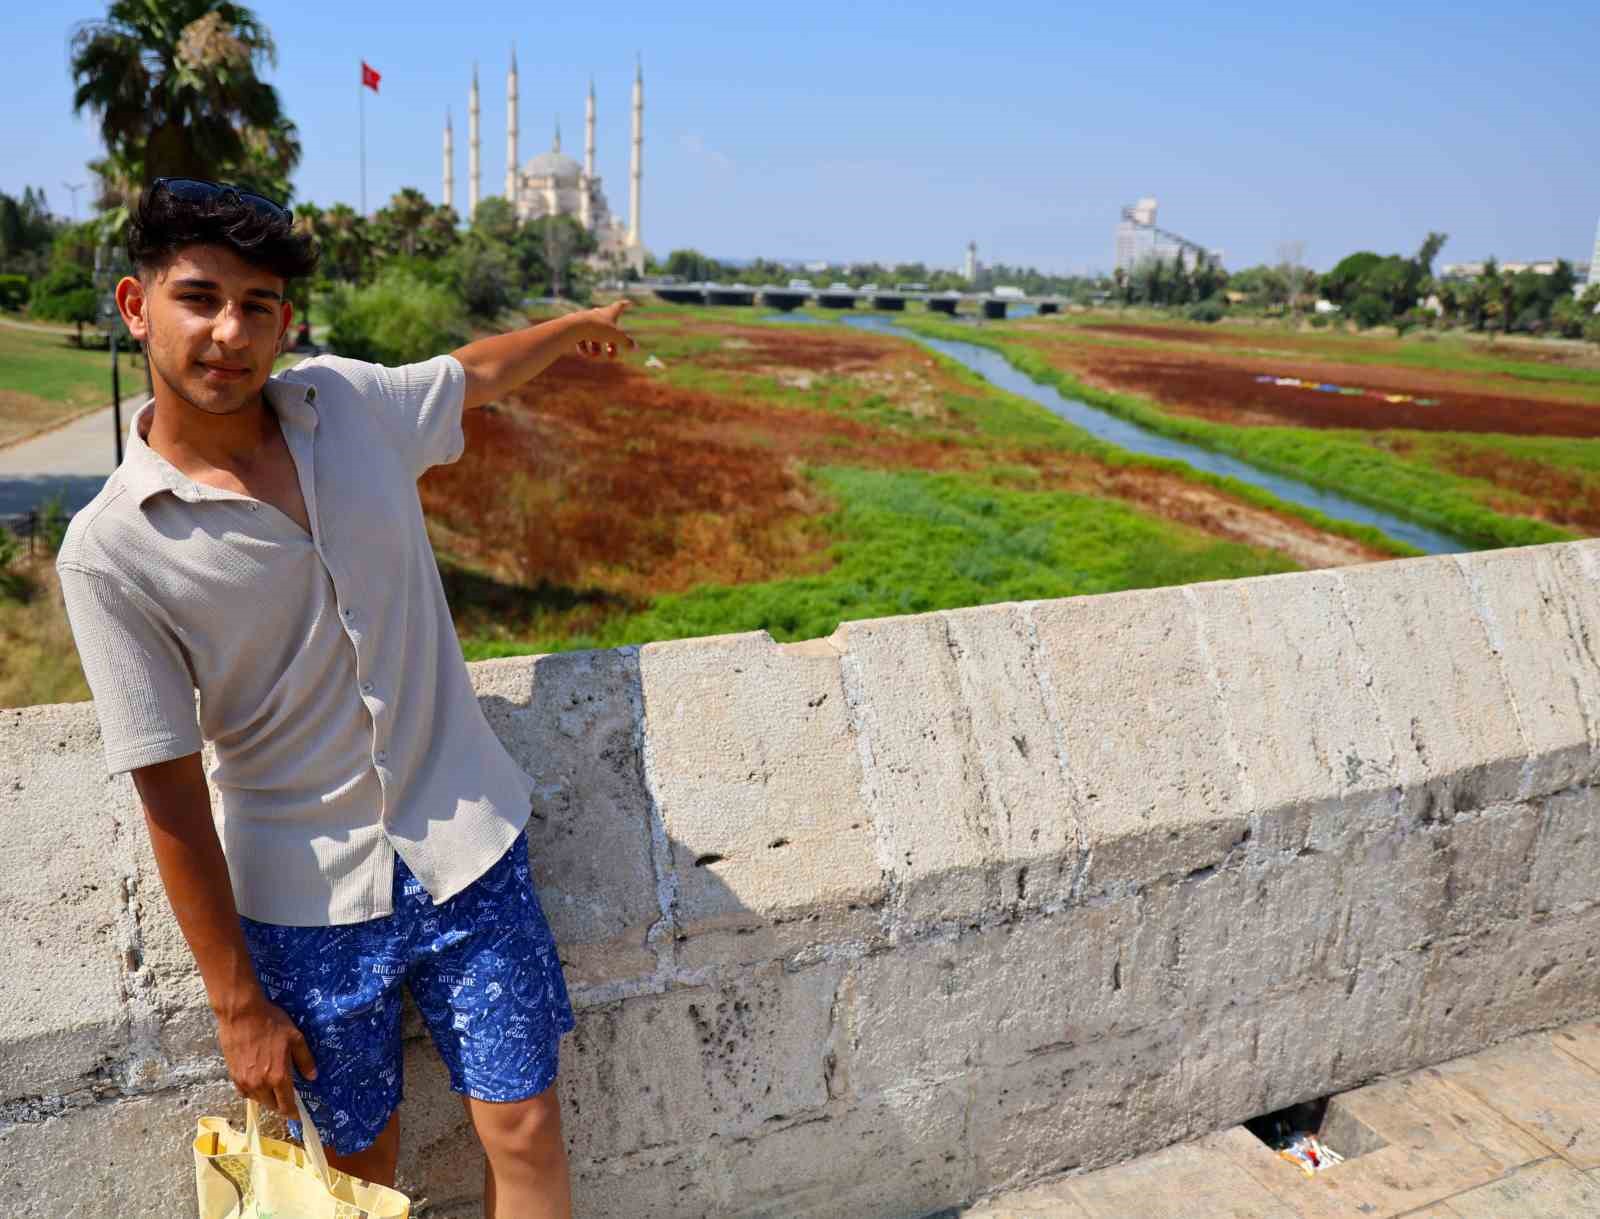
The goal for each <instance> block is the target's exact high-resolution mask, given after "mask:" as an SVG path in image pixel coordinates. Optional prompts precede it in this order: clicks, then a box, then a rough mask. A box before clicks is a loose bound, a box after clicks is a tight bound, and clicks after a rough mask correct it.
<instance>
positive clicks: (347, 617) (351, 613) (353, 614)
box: [344, 609, 356, 622]
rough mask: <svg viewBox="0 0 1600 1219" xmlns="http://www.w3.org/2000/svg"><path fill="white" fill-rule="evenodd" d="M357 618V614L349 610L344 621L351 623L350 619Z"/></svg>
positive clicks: (346, 611) (345, 613)
mask: <svg viewBox="0 0 1600 1219" xmlns="http://www.w3.org/2000/svg"><path fill="white" fill-rule="evenodd" d="M355 616H356V612H355V610H353V609H347V610H345V612H344V620H345V621H346V622H349V621H350V619H352V618H354V617H355Z"/></svg>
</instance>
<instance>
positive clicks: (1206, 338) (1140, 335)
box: [1079, 322, 1254, 344]
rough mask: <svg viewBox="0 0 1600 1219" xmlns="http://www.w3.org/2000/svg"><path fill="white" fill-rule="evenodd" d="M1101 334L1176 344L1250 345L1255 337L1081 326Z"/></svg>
mask: <svg viewBox="0 0 1600 1219" xmlns="http://www.w3.org/2000/svg"><path fill="white" fill-rule="evenodd" d="M1079 329H1080V330H1093V331H1096V332H1098V333H1100V334H1120V335H1125V336H1127V337H1128V338H1130V339H1159V340H1165V341H1167V342H1174V343H1236V344H1237V343H1248V342H1254V338H1253V337H1245V336H1241V335H1232V334H1229V333H1227V332H1226V331H1222V330H1199V329H1193V330H1191V329H1189V328H1188V327H1184V326H1131V325H1125V324H1121V323H1118V322H1094V323H1091V324H1090V325H1087V326H1080V327H1079Z"/></svg>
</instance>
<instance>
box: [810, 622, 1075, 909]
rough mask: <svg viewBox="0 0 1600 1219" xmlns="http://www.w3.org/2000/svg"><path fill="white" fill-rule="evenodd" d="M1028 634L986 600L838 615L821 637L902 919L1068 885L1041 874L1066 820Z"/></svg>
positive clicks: (1069, 837) (1069, 828) (1067, 867)
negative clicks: (865, 766)
mask: <svg viewBox="0 0 1600 1219" xmlns="http://www.w3.org/2000/svg"><path fill="white" fill-rule="evenodd" d="M1030 633H1031V632H1030V630H1029V627H1028V623H1027V621H1026V619H1024V618H1023V617H1022V616H1021V615H1020V614H1019V613H1018V612H1017V611H1016V610H1015V608H1014V607H1008V606H988V607H985V608H983V609H981V610H968V611H956V612H951V613H941V614H920V615H915V616H911V617H904V618H882V619H877V620H875V621H869V622H851V623H846V624H844V625H843V626H841V627H840V628H839V630H838V631H837V632H836V633H835V635H834V637H833V638H834V641H835V642H837V643H838V644H839V645H840V646H841V647H842V648H844V649H845V657H844V661H843V663H844V665H845V668H846V671H847V672H848V673H849V674H851V675H852V678H853V685H854V687H855V688H856V689H857V690H859V691H860V693H859V694H858V695H857V698H858V700H859V703H860V707H861V713H862V718H863V720H864V723H865V731H866V735H867V740H868V743H869V747H870V750H871V754H872V759H873V769H872V774H871V777H870V779H869V783H868V787H869V789H870V791H871V799H872V811H873V814H874V819H875V821H876V823H877V826H878V834H879V841H880V844H881V850H882V853H883V857H884V858H886V859H887V860H888V866H889V867H890V868H891V869H892V871H893V874H894V876H895V878H896V880H897V881H898V884H899V887H900V896H901V901H900V908H899V910H898V911H897V915H898V917H899V919H900V920H901V923H902V925H903V924H904V923H905V921H906V920H908V919H910V920H931V921H938V920H941V919H950V918H960V917H963V916H965V915H968V914H970V913H973V912H977V911H980V910H984V909H988V908H994V907H997V906H1001V905H1005V904H1008V903H1011V902H1015V901H1019V900H1020V901H1028V900H1032V901H1033V902H1035V903H1036V902H1037V901H1039V900H1041V899H1043V900H1048V899H1049V898H1051V897H1056V898H1061V897H1064V896H1066V895H1067V893H1068V892H1069V891H1070V883H1069V884H1066V885H1061V884H1056V885H1052V884H1051V883H1050V882H1049V880H1048V879H1047V877H1049V876H1050V875H1051V874H1052V873H1053V874H1055V875H1063V874H1064V875H1066V876H1067V877H1069V878H1070V876H1071V875H1072V872H1071V865H1072V864H1073V863H1075V862H1076V857H1077V853H1078V838H1079V828H1078V825H1077V818H1076V815H1075V812H1074V808H1073V803H1074V802H1073V796H1072V793H1071V791H1070V790H1069V788H1068V786H1067V782H1066V777H1065V775H1064V774H1063V772H1062V769H1061V762H1060V758H1059V754H1058V742H1057V736H1058V732H1057V728H1056V725H1055V724H1054V723H1052V721H1051V718H1050V713H1049V711H1048V709H1047V708H1046V705H1045V699H1044V696H1043V692H1042V690H1041V687H1040V682H1039V677H1038V674H1037V672H1036V671H1035V664H1034V658H1033V655H1032V647H1031V643H1030V638H1029V636H1030ZM930 809H939V810H940V815H939V816H938V817H930V816H929V815H928V813H929V810H930ZM1040 864H1045V865H1047V866H1045V867H1039V866H1038V865H1040ZM1050 865H1053V866H1050ZM1030 876H1031V878H1032V880H1033V892H1032V894H1030V893H1029V891H1028V888H1029V880H1030Z"/></svg>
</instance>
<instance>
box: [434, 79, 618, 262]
mask: <svg viewBox="0 0 1600 1219" xmlns="http://www.w3.org/2000/svg"><path fill="white" fill-rule="evenodd" d="M594 111H595V101H594V82H593V81H592V80H591V81H590V82H589V98H588V105H587V107H586V109H585V113H584V144H583V164H582V165H581V166H580V165H579V164H578V163H577V162H576V161H574V160H573V159H572V158H571V157H569V156H567V155H566V154H565V153H563V152H562V151H561V125H560V123H559V122H558V123H557V124H556V131H555V141H554V143H553V144H552V145H551V148H550V151H549V152H541V153H540V154H539V155H538V156H536V157H534V158H533V159H532V160H530V161H528V162H527V163H526V164H522V165H521V166H520V167H519V164H518V155H517V53H516V50H515V49H513V50H512V52H511V70H510V72H509V74H508V75H507V77H506V191H505V196H506V199H507V201H508V202H509V203H510V204H511V206H512V209H513V210H514V211H515V213H516V216H517V218H518V219H519V220H522V221H530V220H538V219H540V218H541V217H544V216H571V217H572V218H573V219H574V220H576V221H577V222H578V223H579V224H581V225H582V226H583V227H584V228H585V229H586V230H588V231H589V232H590V233H592V234H594V237H595V241H596V243H597V245H598V248H597V250H596V252H595V255H594V258H593V261H594V262H595V263H596V264H597V265H599V266H602V267H608V268H612V269H616V270H620V269H622V268H625V267H631V268H632V269H633V270H634V271H635V272H637V273H639V274H640V275H642V274H644V263H645V248H644V242H643V240H642V238H641V237H640V231H639V193H640V184H641V182H642V180H643V177H644V163H643V157H644V68H643V66H642V65H640V66H637V67H635V69H634V76H633V148H632V159H631V162H630V165H629V174H628V178H629V182H628V222H627V223H626V224H624V223H623V222H622V221H621V220H619V219H617V218H616V217H615V216H613V215H612V214H611V206H610V204H609V203H607V202H606V196H605V192H604V191H603V190H602V189H601V187H600V176H599V175H598V174H597V173H596V172H595V161H594ZM467 122H468V130H467V166H468V168H467V218H468V220H471V219H472V218H473V217H474V216H476V215H477V211H478V198H479V177H480V174H479V168H478V154H479V139H478V135H479V132H478V69H477V67H476V66H474V67H473V69H472V92H471V93H470V95H469V97H468V105H467ZM444 204H445V206H446V207H454V206H455V146H454V140H453V136H452V132H451V129H450V119H449V117H448V116H446V118H445V121H444Z"/></svg>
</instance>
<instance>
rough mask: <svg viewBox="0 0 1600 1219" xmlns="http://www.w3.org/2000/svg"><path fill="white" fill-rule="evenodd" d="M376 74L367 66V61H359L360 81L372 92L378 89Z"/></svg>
mask: <svg viewBox="0 0 1600 1219" xmlns="http://www.w3.org/2000/svg"><path fill="white" fill-rule="evenodd" d="M378 80H379V77H378V74H377V73H376V72H374V71H373V70H372V69H371V68H369V67H368V66H367V61H366V60H364V59H363V60H362V61H361V83H362V84H364V85H365V86H366V87H367V88H369V89H371V90H372V91H373V92H374V93H376V92H377V91H378Z"/></svg>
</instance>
